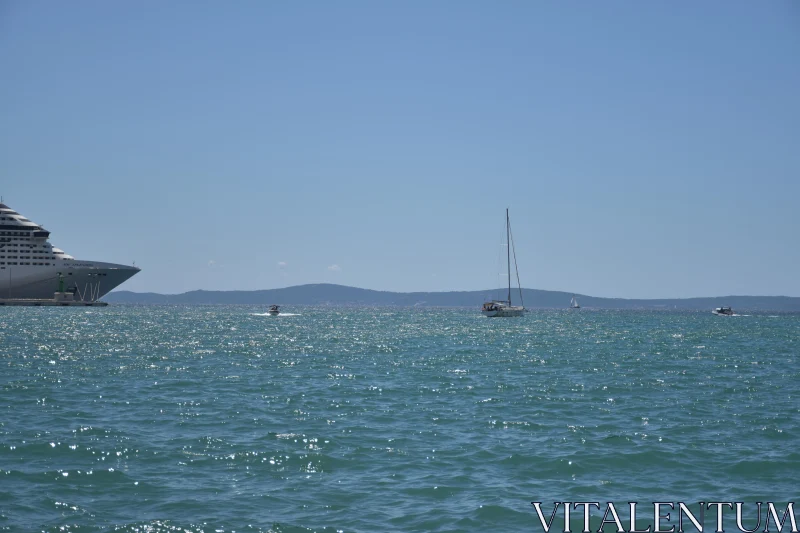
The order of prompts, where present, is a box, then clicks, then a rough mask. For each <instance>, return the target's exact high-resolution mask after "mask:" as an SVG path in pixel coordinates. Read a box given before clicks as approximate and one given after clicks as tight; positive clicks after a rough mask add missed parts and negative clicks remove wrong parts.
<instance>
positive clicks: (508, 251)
mask: <svg viewBox="0 0 800 533" xmlns="http://www.w3.org/2000/svg"><path fill="white" fill-rule="evenodd" d="M506 256H507V257H506V265H508V305H511V225H510V222H509V220H508V208H507V207H506Z"/></svg>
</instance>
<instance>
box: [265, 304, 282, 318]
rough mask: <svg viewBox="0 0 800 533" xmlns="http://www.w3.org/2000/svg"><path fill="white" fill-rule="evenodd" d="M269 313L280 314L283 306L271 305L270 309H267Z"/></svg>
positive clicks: (272, 314)
mask: <svg viewBox="0 0 800 533" xmlns="http://www.w3.org/2000/svg"><path fill="white" fill-rule="evenodd" d="M267 314H269V315H271V316H278V315H279V314H281V306H280V305H270V306H269V309H268V310H267Z"/></svg>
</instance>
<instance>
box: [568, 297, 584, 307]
mask: <svg viewBox="0 0 800 533" xmlns="http://www.w3.org/2000/svg"><path fill="white" fill-rule="evenodd" d="M569 308H570V309H580V308H581V304H579V303H578V299H577V298H575V297H574V296H573V297H572V300H570V301H569Z"/></svg>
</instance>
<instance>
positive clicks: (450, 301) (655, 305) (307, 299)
mask: <svg viewBox="0 0 800 533" xmlns="http://www.w3.org/2000/svg"><path fill="white" fill-rule="evenodd" d="M498 293H499V294H502V291H498V290H494V291H493V290H485V291H454V292H387V291H373V290H369V289H359V288H356V287H346V286H344V285H332V284H327V283H320V284H311V285H297V286H295V287H286V288H283V289H269V290H260V291H190V292H184V293H183V294H157V293H153V292H144V293H137V292H130V291H116V292H111V293H109V294H108V295H106V296H105V297H104V298H103V300H105V301H107V302H110V303H136V304H258V305H267V304H280V305H376V306H401V307H411V306H425V307H477V306H480V305H481V303H483V302H484V301H485V299H486V298H487V297H491V296H492V295H495V297H496V295H497V294H498ZM512 294H513V295H512V297H513V298H514V299H515V300H516V299H517V297H518V295H519V292H515V293H512ZM522 294H523V298H524V300H525V307H527V308H529V309H553V308H566V307H568V306H569V301H570V298H572V296H573V293H571V292H559V291H542V290H538V289H523V290H522ZM577 297H578V300H579V302H580V304H581V306H582V307H584V308H594V309H676V308H677V309H686V310H692V309H694V310H711V309H713V308H715V307H720V306H723V305H726V306H727V305H729V306H731V307H733V308H734V310H752V311H783V312H794V311H797V312H800V298H796V297H789V296H721V297H707V298H682V299H662V300H628V299H623V298H598V297H595V296H586V295H582V294H578V295H577ZM515 303H517V302H516V301H515Z"/></svg>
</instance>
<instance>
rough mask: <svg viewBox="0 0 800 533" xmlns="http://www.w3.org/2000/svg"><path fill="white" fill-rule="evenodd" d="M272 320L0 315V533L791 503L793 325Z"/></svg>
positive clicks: (239, 311) (794, 318)
mask: <svg viewBox="0 0 800 533" xmlns="http://www.w3.org/2000/svg"><path fill="white" fill-rule="evenodd" d="M285 309H286V311H291V312H290V313H287V314H282V315H280V316H277V317H272V316H268V315H265V314H264V313H265V311H266V309H265V308H263V307H257V306H110V307H107V308H102V309H98V308H93V309H81V308H21V307H15V308H0V530H2V531H14V532H16V531H48V532H50V531H52V532H56V531H65V532H79V531H80V532H96V531H123V532H161V531H180V532H200V531H202V532H234V531H236V532H250V531H254V532H255V531H259V532H268V531H271V532H286V533H288V532H308V531H318V532H383V531H432V532H445V531H446V532H454V531H498V532H516V531H519V532H522V531H541V530H542V529H541V524H540V523H539V519H538V518H537V516H536V513H535V511H534V508H533V507H532V506H531V502H533V501H539V502H544V505H543V508H544V509H546V510H547V513H548V515H549V512H550V511H549V510H551V509H552V505H553V504H552V502H555V501H573V502H575V501H599V502H608V501H613V502H618V503H619V504H621V505H623V506H627V502H628V501H641V502H652V501H667V502H679V501H681V502H699V501H743V502H748V504H750V503H752V502H756V501H764V502H766V501H776V502H777V501H782V502H786V501H791V500H793V499H795V498H796V497H797V496H798V486H800V485H799V484H798V476H799V475H800V450H798V442H799V438H800V367H798V351H799V350H798V348H800V345H799V344H798V342H799V339H800V316H798V315H768V314H753V315H750V316H736V317H719V316H714V315H712V314H711V313H710V312H707V313H681V312H646V311H592V310H589V309H581V310H579V311H577V310H576V311H567V310H563V311H556V310H553V311H533V312H531V313H528V314H526V315H525V316H524V317H521V318H506V319H489V318H485V317H483V316H481V315H480V313H479V309H477V308H476V309H447V310H445V309H425V308H413V309H410V308H404V309H400V308H396V309H395V308H370V309H362V308H336V307H330V308H328V307H316V308H313V307H302V308H301V307H298V308H293V309H289V306H286V307H285ZM548 506H549V507H548ZM784 508H785V507H784ZM576 514H578V513H577V512H576ZM650 522H652V520H650ZM575 529H576V530H580V520H578V523H576V527H575ZM612 529H613V528H612Z"/></svg>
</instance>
